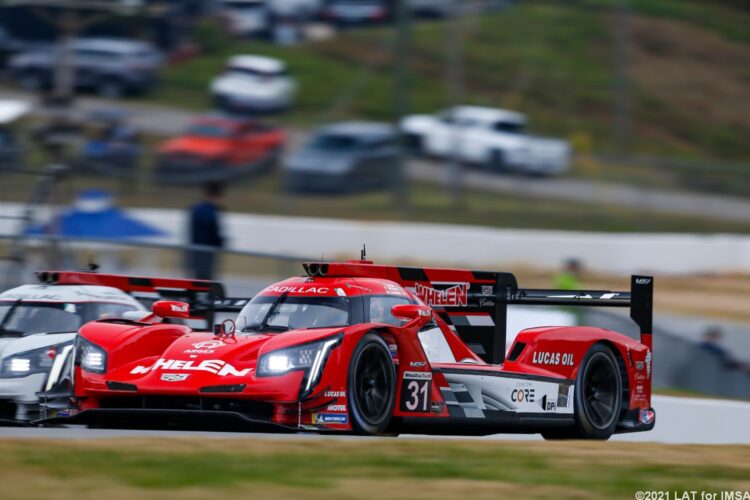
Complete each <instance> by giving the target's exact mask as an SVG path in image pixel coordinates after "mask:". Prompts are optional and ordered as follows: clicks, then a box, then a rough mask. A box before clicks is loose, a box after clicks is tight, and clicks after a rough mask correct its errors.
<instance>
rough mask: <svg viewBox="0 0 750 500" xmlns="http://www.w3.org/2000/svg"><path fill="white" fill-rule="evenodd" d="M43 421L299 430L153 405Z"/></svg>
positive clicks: (231, 415)
mask: <svg viewBox="0 0 750 500" xmlns="http://www.w3.org/2000/svg"><path fill="white" fill-rule="evenodd" d="M35 423H37V424H42V425H96V426H102V427H108V428H128V429H133V428H136V429H187V430H203V431H227V432H231V431H256V432H296V431H298V428H297V427H296V426H287V425H283V424H277V423H273V422H269V421H264V420H258V419H254V418H252V417H248V416H247V415H245V414H243V413H239V412H229V411H210V410H173V409H149V408H106V409H104V408H97V409H92V410H84V411H81V412H79V413H76V414H74V415H70V416H57V417H53V418H48V419H44V420H39V421H37V422H35Z"/></svg>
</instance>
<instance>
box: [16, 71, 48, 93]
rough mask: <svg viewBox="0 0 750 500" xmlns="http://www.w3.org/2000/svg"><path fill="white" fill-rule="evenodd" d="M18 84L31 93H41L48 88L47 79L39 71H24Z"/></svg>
mask: <svg viewBox="0 0 750 500" xmlns="http://www.w3.org/2000/svg"><path fill="white" fill-rule="evenodd" d="M18 84H19V85H20V86H21V88H22V89H24V90H28V91H29V92H39V91H41V90H44V89H45V88H46V87H47V79H46V78H45V77H44V75H43V74H42V73H41V72H39V71H34V70H29V71H24V72H23V73H21V75H20V76H19V77H18Z"/></svg>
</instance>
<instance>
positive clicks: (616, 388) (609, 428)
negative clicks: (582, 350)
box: [542, 344, 622, 440]
mask: <svg viewBox="0 0 750 500" xmlns="http://www.w3.org/2000/svg"><path fill="white" fill-rule="evenodd" d="M621 408H622V375H621V373H620V368H619V366H618V364H617V359H616V358H615V355H614V353H613V352H612V349H610V348H609V347H607V346H605V345H602V344H595V345H594V346H593V347H592V348H591V349H589V352H587V353H586V356H585V357H584V358H583V362H582V363H581V367H580V369H579V370H578V377H577V379H576V387H575V420H576V424H575V427H572V428H566V429H550V430H549V431H546V432H543V433H542V436H544V438H545V439H602V440H606V439H609V437H610V436H611V435H612V434H613V433H614V432H615V428H616V427H617V420H618V418H619V416H620V410H621Z"/></svg>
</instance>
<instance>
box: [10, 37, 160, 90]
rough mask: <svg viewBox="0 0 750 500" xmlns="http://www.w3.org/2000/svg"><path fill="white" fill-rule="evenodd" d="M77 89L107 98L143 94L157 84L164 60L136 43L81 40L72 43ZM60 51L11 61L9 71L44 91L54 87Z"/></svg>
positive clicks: (150, 48) (34, 53)
mask: <svg viewBox="0 0 750 500" xmlns="http://www.w3.org/2000/svg"><path fill="white" fill-rule="evenodd" d="M72 43H73V46H72V52H73V64H74V68H75V72H74V75H75V79H74V82H75V87H76V88H79V89H84V88H85V89H93V90H96V91H97V92H98V93H99V94H100V95H102V96H104V97H120V96H123V95H125V94H130V93H142V92H145V91H147V90H148V89H149V88H150V87H151V86H153V85H154V83H156V80H157V76H158V73H159V69H160V67H161V64H162V59H163V58H162V56H161V54H160V53H159V51H158V50H157V49H156V48H154V47H153V46H152V45H150V44H148V43H144V42H140V41H135V40H124V39H113V38H82V39H78V40H75V41H73V42H72ZM60 52H61V51H60V48H59V47H48V48H44V49H41V48H38V49H34V50H30V51H27V52H22V53H20V54H17V55H15V56H14V57H12V58H11V59H10V61H9V63H8V70H9V72H10V75H11V77H12V78H13V79H15V80H16V81H17V82H18V83H19V85H20V86H21V87H23V88H24V89H26V90H30V91H34V92H37V91H41V90H44V89H46V88H49V87H51V86H52V84H53V82H54V78H55V77H54V74H55V62H56V60H57V58H58V57H60Z"/></svg>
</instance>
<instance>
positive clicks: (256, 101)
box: [214, 93, 292, 113]
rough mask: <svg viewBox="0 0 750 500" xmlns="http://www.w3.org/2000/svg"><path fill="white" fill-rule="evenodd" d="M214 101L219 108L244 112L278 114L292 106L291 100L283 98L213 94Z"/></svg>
mask: <svg viewBox="0 0 750 500" xmlns="http://www.w3.org/2000/svg"><path fill="white" fill-rule="evenodd" d="M214 99H215V100H216V102H217V103H218V104H219V106H220V107H224V108H229V109H231V110H235V111H246V112H260V113H272V112H280V111H286V110H287V109H289V107H291V105H292V100H291V98H289V97H285V96H274V97H260V96H242V95H235V94H229V93H215V94H214Z"/></svg>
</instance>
